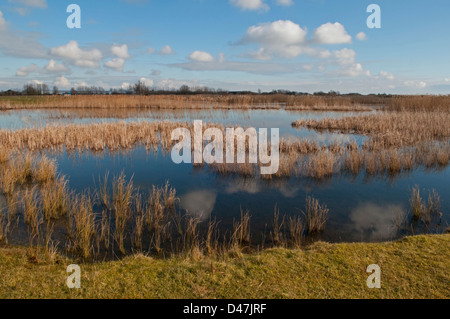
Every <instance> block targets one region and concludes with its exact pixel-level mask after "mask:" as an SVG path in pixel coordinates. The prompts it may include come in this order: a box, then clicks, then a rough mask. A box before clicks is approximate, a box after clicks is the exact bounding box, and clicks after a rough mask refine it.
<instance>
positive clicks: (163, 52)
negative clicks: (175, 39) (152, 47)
mask: <svg viewBox="0 0 450 319" xmlns="http://www.w3.org/2000/svg"><path fill="white" fill-rule="evenodd" d="M174 53H175V51H174V50H173V49H172V47H171V46H170V45H166V46H165V47H163V48H162V49H161V51H160V52H159V54H161V55H170V54H174Z"/></svg>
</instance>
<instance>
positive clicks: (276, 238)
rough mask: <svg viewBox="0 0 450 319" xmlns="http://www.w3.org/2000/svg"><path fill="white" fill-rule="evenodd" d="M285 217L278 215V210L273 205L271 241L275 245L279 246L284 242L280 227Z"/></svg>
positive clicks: (281, 227)
mask: <svg viewBox="0 0 450 319" xmlns="http://www.w3.org/2000/svg"><path fill="white" fill-rule="evenodd" d="M284 222H285V217H284V216H283V217H282V218H281V217H280V210H279V209H278V208H277V206H276V205H275V208H274V213H273V233H272V241H273V244H274V245H275V246H279V245H280V244H281V243H284V238H283V233H282V229H283V226H284Z"/></svg>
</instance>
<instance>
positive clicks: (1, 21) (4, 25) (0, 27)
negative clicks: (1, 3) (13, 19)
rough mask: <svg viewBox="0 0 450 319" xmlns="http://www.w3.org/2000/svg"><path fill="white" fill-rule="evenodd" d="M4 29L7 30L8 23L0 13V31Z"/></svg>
mask: <svg viewBox="0 0 450 319" xmlns="http://www.w3.org/2000/svg"><path fill="white" fill-rule="evenodd" d="M6 29H8V23H7V22H6V20H5V18H4V17H3V12H1V11H0V31H5V30H6Z"/></svg>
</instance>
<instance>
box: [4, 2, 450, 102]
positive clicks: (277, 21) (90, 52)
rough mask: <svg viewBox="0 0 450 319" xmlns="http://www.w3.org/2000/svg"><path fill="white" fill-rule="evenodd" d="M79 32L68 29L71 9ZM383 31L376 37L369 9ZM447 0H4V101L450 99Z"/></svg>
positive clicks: (448, 8)
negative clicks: (37, 91)
mask: <svg viewBox="0 0 450 319" xmlns="http://www.w3.org/2000/svg"><path fill="white" fill-rule="evenodd" d="M71 3H75V4H78V5H79V6H80V8H81V29H69V28H68V27H67V25H66V19H67V17H68V16H69V15H70V13H67V12H66V8H67V6H68V5H69V4H71ZM371 3H376V4H378V5H379V6H380V8H381V29H369V28H368V26H367V24H366V20H367V17H368V16H369V15H370V14H369V13H367V12H366V8H367V6H368V5H369V4H371ZM449 15H450V2H449V1H448V0H433V1H417V0H409V1H407V0H396V1H392V0H389V1H384V0H379V1H361V0H342V1H336V0H164V1H163V0H109V1H85V0H78V1H77V0H73V2H71V1H61V0H2V2H1V4H0V90H4V89H9V88H21V87H22V86H23V84H25V83H28V82H38V83H40V82H43V83H46V84H48V85H49V86H53V85H57V86H58V87H59V88H60V89H69V88H70V87H77V86H81V85H89V86H91V85H95V86H103V87H105V88H111V87H112V88H120V87H126V86H127V85H128V84H132V83H135V82H137V81H138V80H143V81H145V83H147V84H148V85H149V86H153V87H157V88H178V87H180V86H181V85H183V84H187V85H189V86H208V87H214V88H223V89H230V90H253V91H257V90H258V89H261V90H262V91H270V90H272V89H288V90H296V91H304V92H315V91H329V90H336V91H340V92H360V93H385V92H386V93H408V94H425V93H439V94H450V59H449V58H448V56H449V52H450V41H449V40H450V33H449V31H448V30H450V19H449Z"/></svg>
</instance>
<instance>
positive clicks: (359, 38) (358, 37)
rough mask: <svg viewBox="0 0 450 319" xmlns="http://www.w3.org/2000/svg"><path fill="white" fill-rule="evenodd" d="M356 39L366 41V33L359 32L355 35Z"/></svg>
mask: <svg viewBox="0 0 450 319" xmlns="http://www.w3.org/2000/svg"><path fill="white" fill-rule="evenodd" d="M356 39H358V40H359V41H366V40H367V34H365V33H364V32H360V33H358V34H357V35H356Z"/></svg>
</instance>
